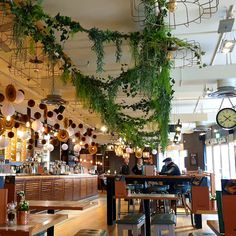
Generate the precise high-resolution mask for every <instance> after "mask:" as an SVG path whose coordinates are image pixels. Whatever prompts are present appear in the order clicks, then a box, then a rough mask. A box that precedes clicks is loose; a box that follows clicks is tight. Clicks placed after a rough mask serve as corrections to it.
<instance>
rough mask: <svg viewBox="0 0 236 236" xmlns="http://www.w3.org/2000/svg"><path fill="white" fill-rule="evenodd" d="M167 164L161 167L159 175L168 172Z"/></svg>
mask: <svg viewBox="0 0 236 236" xmlns="http://www.w3.org/2000/svg"><path fill="white" fill-rule="evenodd" d="M166 170H167V169H166V166H165V165H164V166H162V168H161V172H160V173H159V175H165V172H166Z"/></svg>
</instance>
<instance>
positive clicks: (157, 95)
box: [11, 0, 202, 150]
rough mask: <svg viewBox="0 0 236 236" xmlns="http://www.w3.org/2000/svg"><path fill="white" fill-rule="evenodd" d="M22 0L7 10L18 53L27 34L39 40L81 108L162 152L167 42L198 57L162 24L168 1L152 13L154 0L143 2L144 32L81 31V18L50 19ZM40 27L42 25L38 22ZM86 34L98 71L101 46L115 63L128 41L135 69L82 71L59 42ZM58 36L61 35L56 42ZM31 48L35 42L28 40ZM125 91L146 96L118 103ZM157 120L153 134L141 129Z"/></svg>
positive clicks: (167, 102)
mask: <svg viewBox="0 0 236 236" xmlns="http://www.w3.org/2000/svg"><path fill="white" fill-rule="evenodd" d="M39 1H40V0H38V1H36V2H34V4H33V3H32V2H31V1H30V0H28V1H24V2H23V1H22V2H20V3H18V4H16V3H15V2H13V1H12V2H11V11H12V13H13V14H14V15H15V21H14V26H13V35H14V40H15V42H16V46H17V48H18V49H19V51H20V52H22V48H23V45H24V40H25V38H26V37H28V36H30V37H31V38H32V39H33V40H34V41H35V42H38V41H40V42H41V43H42V45H43V48H44V52H45V53H46V54H47V55H48V56H49V58H50V59H51V60H53V63H56V61H57V60H60V61H62V63H63V69H64V71H63V73H62V75H61V79H62V81H63V82H64V83H66V82H67V81H72V83H73V84H74V86H75V89H76V93H77V97H78V98H79V99H80V100H81V101H82V102H83V104H84V106H85V107H89V108H92V109H93V110H94V111H96V112H98V113H100V114H101V118H102V120H103V122H104V123H105V124H107V125H108V126H109V128H110V130H111V131H116V132H117V133H119V134H120V135H121V136H122V137H124V138H126V140H127V141H128V142H129V143H131V144H133V145H138V146H140V147H141V146H144V144H150V145H151V144H154V145H155V146H156V144H157V143H160V145H161V147H162V148H163V150H164V149H165V147H166V146H167V141H168V123H169V114H170V110H171V100H172V97H173V93H174V91H173V89H172V87H173V82H174V81H173V80H172V79H171V78H170V62H169V61H168V59H167V54H168V48H169V47H170V46H173V45H174V46H175V47H181V48H187V49H190V50H191V51H193V52H194V53H195V56H196V58H197V59H198V60H199V63H200V59H201V55H202V52H201V51H200V50H199V48H198V47H196V46H193V45H191V44H188V43H186V42H184V41H182V40H180V39H178V38H176V37H172V36H171V34H170V32H169V30H168V28H167V27H166V26H165V22H164V18H165V17H166V15H167V8H166V0H158V10H159V14H157V15H156V10H155V7H156V5H155V4H156V0H142V1H141V2H142V4H144V11H145V27H144V29H143V31H142V32H132V33H129V34H124V33H120V32H118V31H111V30H100V29H98V28H95V27H94V28H91V29H85V28H83V27H82V26H81V25H80V23H79V22H76V21H73V20H72V19H71V18H70V17H68V16H61V15H60V14H57V15H56V16H55V17H51V16H49V15H48V14H46V13H45V12H44V10H43V8H42V6H41V5H40V4H39ZM39 22H40V23H41V24H42V25H43V26H44V27H43V29H40V28H39V27H38V23H39ZM79 32H83V33H86V34H87V35H88V37H89V39H90V40H91V41H92V44H93V45H92V47H91V50H93V51H94V52H95V53H96V56H97V72H102V71H103V68H104V57H105V51H104V45H105V44H107V43H113V44H114V45H115V47H116V53H115V55H114V56H115V58H116V61H117V62H119V61H120V59H121V56H122V43H123V42H124V41H128V42H129V44H130V49H131V54H132V57H133V59H134V62H135V66H134V67H133V68H129V69H128V71H126V72H124V71H123V72H122V73H121V74H120V76H118V77H116V78H112V77H108V79H107V78H106V79H105V78H95V77H94V76H86V75H83V74H82V73H81V72H80V71H79V70H78V69H77V68H76V66H75V65H74V64H73V62H72V61H71V59H70V58H69V57H68V56H67V55H65V53H64V52H63V48H62V45H61V44H63V43H64V42H65V41H66V40H67V39H68V38H69V37H71V36H72V35H74V34H75V33H79ZM56 35H59V39H60V42H58V41H57V37H56ZM32 49H33V44H32ZM120 90H121V91H123V92H124V93H125V94H126V96H127V97H136V96H137V95H139V94H142V95H144V96H145V99H141V100H140V101H139V102H136V103H134V104H126V103H122V104H118V103H117V102H116V97H117V93H118V91H120ZM127 109H132V110H133V111H137V110H142V111H143V112H144V113H145V114H146V117H142V118H134V117H131V116H128V115H125V111H126V110H127ZM153 121H155V122H157V123H158V126H159V130H158V131H157V132H155V136H148V134H147V133H143V132H142V129H143V127H144V125H145V124H148V123H149V122H153Z"/></svg>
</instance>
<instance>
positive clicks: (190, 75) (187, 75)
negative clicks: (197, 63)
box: [171, 64, 236, 83]
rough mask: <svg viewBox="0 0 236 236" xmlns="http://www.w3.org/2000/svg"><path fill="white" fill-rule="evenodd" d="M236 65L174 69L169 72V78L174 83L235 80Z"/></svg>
mask: <svg viewBox="0 0 236 236" xmlns="http://www.w3.org/2000/svg"><path fill="white" fill-rule="evenodd" d="M235 71H236V64H230V65H215V66H207V67H204V68H198V67H186V68H183V69H180V68H176V69H173V70H171V77H172V78H173V79H175V80H176V81H179V80H182V81H183V83H184V81H194V80H197V81H201V80H202V81H208V80H214V82H216V81H217V80H219V79H230V78H236V74H235Z"/></svg>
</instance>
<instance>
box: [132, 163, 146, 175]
mask: <svg viewBox="0 0 236 236" xmlns="http://www.w3.org/2000/svg"><path fill="white" fill-rule="evenodd" d="M132 172H133V173H134V174H135V175H142V174H143V169H141V170H140V169H139V168H138V166H137V164H136V165H135V166H134V167H133V168H132Z"/></svg>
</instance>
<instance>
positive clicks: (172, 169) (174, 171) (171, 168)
mask: <svg viewBox="0 0 236 236" xmlns="http://www.w3.org/2000/svg"><path fill="white" fill-rule="evenodd" d="M159 174H160V175H181V173H180V170H179V167H178V166H177V165H176V164H175V163H174V162H171V163H170V164H169V165H167V166H166V165H164V166H163V167H162V169H161V172H160V173H159Z"/></svg>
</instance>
